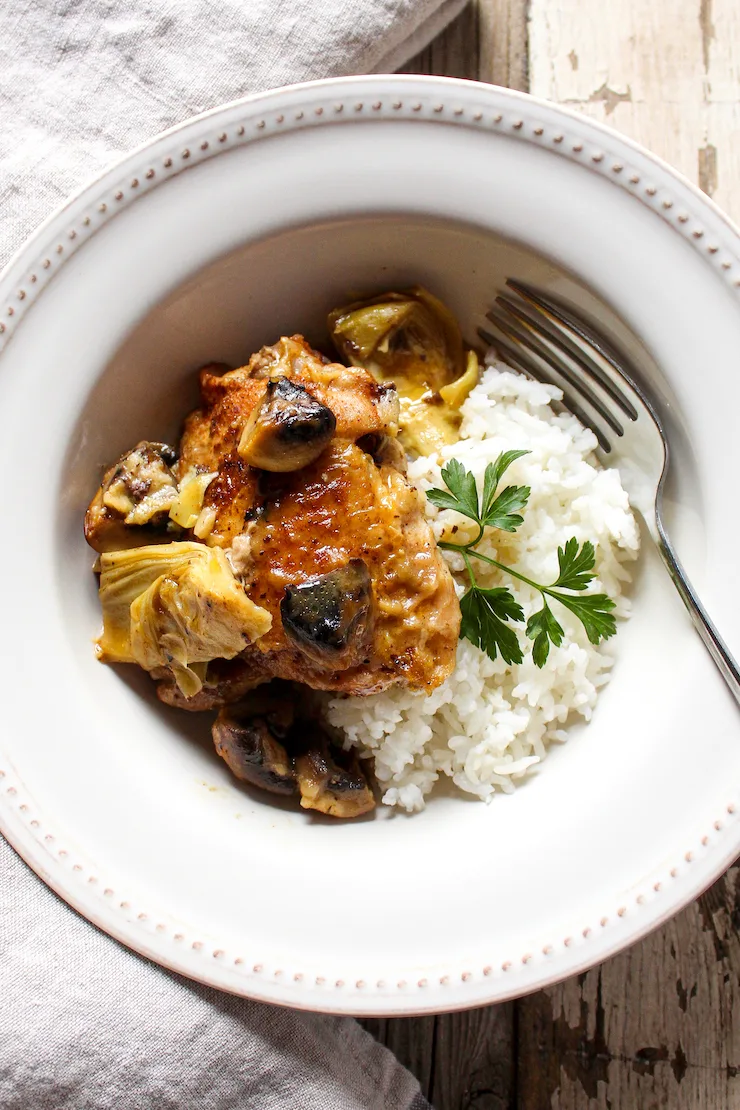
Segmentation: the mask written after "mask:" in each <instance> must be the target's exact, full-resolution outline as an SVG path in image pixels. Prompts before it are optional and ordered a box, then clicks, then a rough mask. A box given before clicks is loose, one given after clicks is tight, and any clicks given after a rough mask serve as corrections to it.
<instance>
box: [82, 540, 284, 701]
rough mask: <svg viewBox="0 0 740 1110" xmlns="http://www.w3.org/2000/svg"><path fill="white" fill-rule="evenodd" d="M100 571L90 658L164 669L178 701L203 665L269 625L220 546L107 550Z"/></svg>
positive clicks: (190, 691) (228, 655) (227, 655)
mask: <svg viewBox="0 0 740 1110" xmlns="http://www.w3.org/2000/svg"><path fill="white" fill-rule="evenodd" d="M100 565H101V574H100V603H101V606H102V609H103V634H102V636H101V637H100V639H99V640H98V643H97V652H98V658H99V659H100V660H101V661H102V662H104V663H138V664H139V666H140V667H143V668H144V669H145V670H147V671H151V670H154V669H155V668H156V667H168V668H169V669H170V670H171V671H172V673H173V675H174V677H175V680H176V682H177V684H178V686H179V687H180V690H181V691H182V693H183V694H184V695H185V696H186V697H192V696H193V695H194V694H196V693H198V691H199V690H200V689H201V687H202V684H203V676H204V672H205V666H204V664H206V663H208V662H210V660H212V659H233V658H234V656H235V655H238V654H239V652H240V651H242V650H243V648H245V647H246V646H247V644H248V643H251V642H252V641H254V640H256V639H258V638H259V637H260V636H263V635H264V634H265V633H266V632H267V631H269V629H270V626H271V624H272V618H271V616H270V614H269V613H268V612H267V610H265V609H262V608H260V606H258V605H255V604H254V602H252V601H250V599H249V598H248V597H247V595H246V593H245V592H244V588H243V587H242V586H241V585H240V583H239V582H238V581H237V580H236V578H235V577H234V574H233V572H232V570H231V567H230V566H229V564H228V562H227V559H226V556H225V555H224V553H223V551H222V550H221V549H220V548H217V547H205V546H204V545H203V544H199V543H189V542H183V543H171V544H157V545H153V546H150V547H139V548H135V549H133V550H130V551H112V552H108V553H106V554H103V555H102V556H101V560H100Z"/></svg>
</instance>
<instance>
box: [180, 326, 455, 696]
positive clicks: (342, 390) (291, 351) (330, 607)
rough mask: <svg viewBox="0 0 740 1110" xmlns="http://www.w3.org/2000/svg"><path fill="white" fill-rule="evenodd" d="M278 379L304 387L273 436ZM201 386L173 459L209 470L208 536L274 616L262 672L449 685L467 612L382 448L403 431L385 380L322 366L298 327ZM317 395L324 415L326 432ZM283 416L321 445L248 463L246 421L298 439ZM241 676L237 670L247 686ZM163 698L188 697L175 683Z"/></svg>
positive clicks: (280, 443) (269, 440)
mask: <svg viewBox="0 0 740 1110" xmlns="http://www.w3.org/2000/svg"><path fill="white" fill-rule="evenodd" d="M286 380H287V381H289V382H290V383H291V385H292V386H298V387H300V390H301V397H299V398H298V400H299V401H300V402H301V403H300V404H297V403H296V401H295V397H293V396H289V395H288V391H287V390H285V394H286V396H287V397H288V401H289V413H288V417H286V418H285V420H286V421H287V422H284V423H283V424H282V425H278V428H277V431H276V432H275V435H274V436H272V437H270V434H269V431H270V428H269V419H268V418H269V415H270V410H274V408H275V395H274V392H273V393H268V391H269V387H270V385H271V384H272V383H273V382H278V383H280V382H281V381H286ZM201 389H202V397H203V404H202V408H201V409H199V410H198V411H196V412H194V413H192V414H191V416H190V417H188V420H187V423H186V428H185V433H184V435H183V439H182V443H181V447H180V459H179V462H178V468H177V469H178V473H179V474H180V475H183V474H185V473H187V472H188V471H190V470H191V469H192V468H193V467H200V468H203V469H206V470H208V471H211V472H215V473H216V477H215V478H214V479H213V481H212V482H211V483H210V485H209V486H208V489H207V491H206V494H205V499H204V503H203V511H204V513H206V514H208V513H210V516H211V520H212V528H211V532H210V536H209V537H208V542H209V543H210V544H216V545H219V546H222V547H225V548H226V549H227V552H228V554H229V557H230V561H231V565H232V566H233V568H234V570H235V572H236V574H237V575H238V576H239V577H240V579H241V581H243V583H244V585H245V588H246V590H247V593H248V594H249V596H250V598H252V600H253V601H254V602H255V603H256V604H257V605H259V606H261V607H263V608H265V609H266V610H267V611H268V612H269V613H270V615H271V616H272V628H271V630H270V632H269V633H268V634H267V635H265V636H263V637H261V638H260V639H259V640H256V641H255V642H254V644H253V645H251V646H250V647H249V648H248V649H247V650H246V651H245V652H244V653H243V655H242V657H241V658H242V659H243V660H244V662H245V663H246V664H247V666H248V668H249V667H251V668H252V669H253V672H254V682H255V685H256V684H257V683H258V682H259V681H264V680H266V679H267V678H269V677H272V676H275V677H280V678H285V679H290V680H293V681H298V682H303V683H306V684H308V685H309V686H312V687H313V688H315V689H324V690H343V691H346V692H347V693H355V694H357V693H370V692H373V691H376V690H380V689H383V688H385V687H386V686H389V685H392V684H394V683H399V682H403V683H406V684H408V685H409V686H412V687H415V688H419V689H426V690H430V689H432V688H433V687H435V686H437V685H439V684H440V683H441V682H443V681H444V679H445V678H446V677H447V675H448V674H449V673H450V671H451V670H452V667H453V665H454V659H455V650H456V644H457V637H458V633H459V626H460V609H459V605H458V602H457V597H456V595H455V589H454V585H453V582H452V578H451V576H450V573H449V571H448V569H447V566H446V564H445V563H444V562H443V560H442V559H441V557H440V555H439V552H438V551H437V547H436V544H435V542H434V539H433V537H432V534H431V531H430V529H429V526H428V525H427V523H426V521H425V519H424V513H423V506H422V502H421V499H420V497H419V494H418V493H417V491H416V490H415V489H414V488H413V487H412V486H411V485H410V484H409V483H408V482H407V480H406V479H405V477H404V476H403V474H402V473H400V470H399V452H397V451H396V452H394V451H393V450H388V449H387V448H386V449H383V447H382V445H383V443H384V442H385V441H388V442H389V443H390V442H393V443H394V444H395V436H396V434H397V415H398V407H397V397H396V393H395V390H394V389H393V387H392V386H389V385H387V384H386V385H379V384H378V383H377V382H376V381H375V380H374V379H373V378H372V377H371V375H370V374H369V373H367V372H366V371H365V370H363V369H361V368H357V367H353V368H348V367H344V366H339V365H335V364H333V363H328V362H327V361H326V360H325V359H323V358H322V356H321V355H319V354H317V353H316V352H315V351H313V350H311V348H310V347H309V346H308V344H307V343H306V342H305V340H304V339H302V338H301V337H300V336H293V337H292V338H290V339H285V338H284V339H281V340H280V341H279V342H278V343H276V344H275V345H274V346H273V347H266V348H263V350H262V351H260V352H259V353H258V354H257V355H255V356H254V357H253V358H252V360H251V361H250V363H249V365H248V366H246V367H243V368H241V369H239V370H232V371H230V372H228V373H225V374H222V375H220V376H216V375H215V374H214V373H213V372H212V371H211V370H206V371H204V372H202V374H201ZM260 406H262V407H263V408H262V409H261V410H260ZM322 407H323V408H324V409H325V410H329V412H330V413H331V414H332V416H333V421H332V422H333V423H334V429H333V434H332V436H331V438H330V439H329V441H328V445H327V438H326V429H327V425H328V423H329V422H328V421H327V420H322V418H321V416H322V414H321V411H320V409H321V408H322ZM256 411H258V415H259V411H261V412H262V413H263V415H264V419H263V418H261V417H260V418H259V419H255V412H256ZM290 420H293V421H294V422H296V423H297V425H298V432H296V434H295V436H294V439H299V440H300V439H301V437H303V439H302V442H301V446H300V451H299V452H298V453H299V454H302V456H303V457H306V456H307V457H308V458H309V459H310V457H311V453H312V452H311V449H310V444H309V446H308V448H307V446H306V443H307V442H308V441H309V440H310V438H311V434H312V429H314V433H315V434H316V436H317V437H318V438H319V439H320V451H319V454H318V456H317V457H315V458H313V459H312V460H311V461H309V462H308V463H307V465H301V466H300V468H298V469H290V470H282V468H281V466H280V460H279V459H276V460H275V463H274V465H273V467H272V469H271V470H270V471H266V470H264V469H257V468H255V467H254V466H253V465H251V464H250V463H248V462H247V461H246V460H245V458H244V457H243V454H242V453H240V450H241V448H240V445H241V444H242V442H243V440H244V438H245V436H244V431H245V428H255V427H256V428H257V429H258V431H259V433H260V442H259V450H260V451H261V452H263V453H264V452H265V451H267V450H270V449H273V448H274V450H275V451H276V452H277V453H278V454H279V453H280V451H281V450H288V451H289V452H290V451H292V450H293V449H294V448H293V446H292V445H291V443H290V427H289V422H290ZM286 428H287V429H288V431H287V432H286V430H285V429H286ZM304 429H305V435H304V434H303V433H304ZM247 438H248V437H247ZM358 441H359V442H358ZM286 443H287V447H286ZM376 460H377V461H376ZM352 567H354V573H352V572H351V568H352ZM359 567H362V571H361V575H362V577H363V579H364V589H362V590H360V591H359V592H360V594H362V597H361V598H359V599H358V597H357V596H356V595H357V593H358V586H357V582H356V579H357V575H358V568H359ZM350 578H353V581H354V585H350V583H349V579H350ZM309 602H310V604H309ZM301 608H302V615H301V612H299V610H301ZM350 609H351V610H352V613H353V616H352V619H351V620H350V618H349V616H348V612H349V610H350ZM332 624H336V625H338V626H341V625H343V624H344V625H346V628H345V630H344V642H342V643H340V642H339V641H340V640H341V636H340V637H339V638H338V637H337V635H334V636H333V639H332V637H331V636H328V635H327V627H328V626H331V625H332ZM243 680H244V672H243V671H242V672H241V674H240V682H241V683H242V689H243ZM207 683H208V679H207V678H206V684H207ZM161 696H162V697H163V699H164V700H167V701H170V702H176V703H177V704H183V699H182V698H180V697H179V696H178V695H177V694H175V693H174V691H173V690H172V689H171V686H170V687H169V688H168V687H167V686H166V685H165V686H163V688H162V690H161Z"/></svg>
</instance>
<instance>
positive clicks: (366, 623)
mask: <svg viewBox="0 0 740 1110" xmlns="http://www.w3.org/2000/svg"><path fill="white" fill-rule="evenodd" d="M280 616H281V617H282V621H283V628H284V629H285V632H286V634H287V635H288V636H289V637H290V638H291V639H292V640H293V642H294V643H295V644H296V646H297V647H299V648H300V649H301V651H302V652H303V653H304V654H305V655H307V656H308V657H309V658H311V659H316V660H318V661H319V662H321V663H323V664H324V665H325V664H326V663H327V662H330V663H334V664H335V665H336V666H337V667H341V668H346V667H351V666H356V665H357V664H358V663H360V662H362V660H363V659H364V658H365V657H366V655H367V652H368V649H369V646H370V639H371V637H372V581H371V578H370V571H369V570H368V568H367V564H366V563H365V562H364V561H363V560H362V559H351V560H350V561H349V563H347V565H346V566H344V567H339V568H338V569H337V570H332V571H330V572H329V573H328V574H322V575H318V576H317V577H314V578H309V579H308V581H306V582H302V583H300V584H299V585H294V586H287V587H286V589H285V595H284V597H283V599H282V601H281V602H280Z"/></svg>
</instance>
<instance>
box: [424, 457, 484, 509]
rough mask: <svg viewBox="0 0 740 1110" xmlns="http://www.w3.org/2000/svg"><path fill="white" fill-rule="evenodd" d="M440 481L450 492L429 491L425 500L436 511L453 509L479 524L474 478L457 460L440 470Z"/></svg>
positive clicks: (452, 460)
mask: <svg viewBox="0 0 740 1110" xmlns="http://www.w3.org/2000/svg"><path fill="white" fill-rule="evenodd" d="M442 481H443V482H444V484H445V485H446V486H447V489H448V490H449V491H450V492H449V493H447V492H446V491H445V490H443V489H430V490H428V491H427V499H428V500H429V501H431V503H432V504H433V505H436V506H437V508H438V509H454V510H455V511H456V512H458V513H462V515H463V516H467V517H469V518H470V519H471V520H474V521H475V522H476V524H480V515H479V512H478V489H477V487H476V484H475V477H474V475H473V474H472V473H471V472H470V471H469V470H466V469H465V467H464V466H463V464H462V463H461V462H458V460H457V459H451V460H450V462H448V464H447V466H445V467H444V468H443V470H442Z"/></svg>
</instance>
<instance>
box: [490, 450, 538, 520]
mask: <svg viewBox="0 0 740 1110" xmlns="http://www.w3.org/2000/svg"><path fill="white" fill-rule="evenodd" d="M528 454H529V451H502V452H501V454H500V455H499V457H498V458H497V459H496V461H495V462H492V463H489V464H488V466H487V467H486V473H485V477H484V479H483V511H482V516H484V517H487V516H488V515H489V513H490V512H491V508H492V505H493V500H494V497H495V496H496V489H497V488H498V484H499V482H500V481H501V479H502V478H503V476H504V474H505V473H506V471H507V470H508V469H509V467H510V466H511V464H512V463H513V462H516V460H517V459H521V457H522V455H528Z"/></svg>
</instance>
